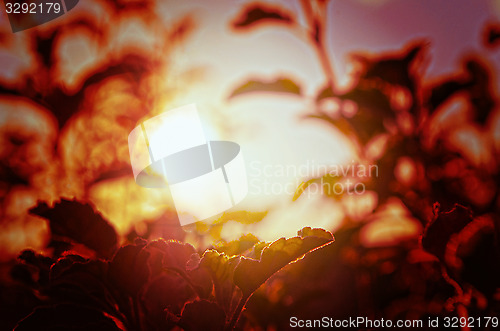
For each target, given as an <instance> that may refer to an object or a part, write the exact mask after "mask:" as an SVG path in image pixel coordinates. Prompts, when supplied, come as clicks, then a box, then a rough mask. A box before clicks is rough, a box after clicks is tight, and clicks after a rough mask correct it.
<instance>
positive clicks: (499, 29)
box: [483, 23, 500, 48]
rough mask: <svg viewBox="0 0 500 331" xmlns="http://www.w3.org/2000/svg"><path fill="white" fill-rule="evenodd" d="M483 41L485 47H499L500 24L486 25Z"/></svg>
mask: <svg viewBox="0 0 500 331" xmlns="http://www.w3.org/2000/svg"><path fill="white" fill-rule="evenodd" d="M483 41H484V44H485V46H486V47H490V48H496V47H498V46H499V45H500V24H498V23H493V24H489V25H487V26H486V28H485V31H484V39H483Z"/></svg>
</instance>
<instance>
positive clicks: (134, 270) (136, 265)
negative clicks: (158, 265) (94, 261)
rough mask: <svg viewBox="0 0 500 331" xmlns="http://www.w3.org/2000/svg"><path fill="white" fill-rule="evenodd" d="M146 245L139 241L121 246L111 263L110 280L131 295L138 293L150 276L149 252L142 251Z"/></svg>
mask: <svg viewBox="0 0 500 331" xmlns="http://www.w3.org/2000/svg"><path fill="white" fill-rule="evenodd" d="M145 245H146V244H145V243H144V242H139V243H137V244H135V245H126V246H124V247H121V248H120V249H119V250H118V251H117V252H116V254H115V256H114V257H113V259H112V260H111V262H110V263H109V273H108V277H109V281H110V282H112V283H113V284H114V285H115V286H116V287H117V288H118V289H119V290H120V291H121V292H123V293H127V294H128V295H131V296H135V295H137V293H138V292H139V290H140V289H141V288H142V287H143V286H144V285H145V284H146V283H147V281H148V279H149V276H150V270H149V268H148V267H147V264H146V263H147V259H148V258H149V254H147V253H145V252H142V249H143V248H144V246H145Z"/></svg>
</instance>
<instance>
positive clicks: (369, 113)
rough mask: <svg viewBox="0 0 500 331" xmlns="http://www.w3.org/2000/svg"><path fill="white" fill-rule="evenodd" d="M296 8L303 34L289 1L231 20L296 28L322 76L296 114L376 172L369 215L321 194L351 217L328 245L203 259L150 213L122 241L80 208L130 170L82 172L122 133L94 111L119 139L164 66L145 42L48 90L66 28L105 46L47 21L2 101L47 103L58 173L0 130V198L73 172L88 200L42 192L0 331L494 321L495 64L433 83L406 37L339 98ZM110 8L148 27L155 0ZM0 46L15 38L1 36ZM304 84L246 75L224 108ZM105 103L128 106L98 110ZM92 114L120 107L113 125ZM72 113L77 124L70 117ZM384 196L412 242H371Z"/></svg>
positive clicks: (221, 250)
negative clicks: (409, 223) (38, 226)
mask: <svg viewBox="0 0 500 331" xmlns="http://www.w3.org/2000/svg"><path fill="white" fill-rule="evenodd" d="M300 3H301V6H302V7H301V8H302V12H303V14H304V17H305V20H306V26H302V25H299V24H298V22H297V19H296V18H295V17H294V16H293V15H292V14H291V13H290V12H288V11H287V10H285V9H284V8H280V7H279V6H274V5H273V6H268V5H264V4H262V3H252V4H250V5H249V6H247V7H245V8H242V10H241V11H240V12H239V13H238V14H237V15H236V16H235V18H234V20H233V21H232V22H230V23H228V27H229V28H231V29H232V32H233V33H236V34H238V33H252V32H254V31H255V30H257V29H261V28H262V29H265V28H269V27H273V26H274V25H275V24H278V25H279V26H281V27H282V28H285V29H289V31H290V32H291V33H296V32H297V31H299V32H300V33H299V34H300V36H303V35H304V34H303V33H305V35H306V36H307V43H308V45H309V46H311V47H312V48H313V49H314V50H315V52H316V54H317V56H318V61H319V63H320V64H321V66H322V68H323V71H324V73H325V84H324V86H322V87H321V88H319V89H318V91H316V93H315V95H314V97H313V99H314V107H313V109H310V110H309V111H308V114H307V117H308V118H312V119H316V120H321V121H323V122H326V123H329V124H331V125H333V126H334V127H335V128H336V129H338V130H340V131H342V132H343V133H345V134H346V135H347V136H349V137H350V138H351V139H352V140H353V141H354V142H355V145H356V148H357V149H358V154H359V160H360V163H373V164H375V165H377V166H378V169H379V171H380V174H379V176H378V177H377V178H349V179H354V180H356V181H359V182H362V183H363V184H364V185H365V186H366V188H367V190H368V191H370V192H371V193H375V194H376V196H377V205H376V206H375V209H374V210H373V213H371V214H369V215H368V216H366V215H365V216H364V217H363V218H362V219H355V217H354V216H352V215H350V214H349V210H348V208H347V206H346V204H345V202H346V201H345V200H346V199H345V196H343V195H338V194H332V193H331V192H325V198H326V199H328V201H332V202H334V203H337V204H338V205H340V206H344V207H346V209H345V212H346V215H347V217H346V220H345V222H344V223H343V226H342V227H341V228H340V229H338V230H337V231H336V233H335V243H334V244H332V243H333V241H334V238H333V235H332V234H331V233H330V232H328V231H326V230H322V229H311V228H304V229H302V230H301V231H299V233H298V236H296V237H293V238H288V239H285V238H281V239H278V240H276V241H274V242H272V243H265V242H261V241H259V239H258V238H256V237H255V236H253V235H251V234H247V235H244V236H242V237H241V238H240V239H239V240H235V241H232V242H217V243H215V244H214V245H212V246H211V247H210V248H209V249H206V250H205V249H200V248H198V247H194V246H192V245H191V244H189V243H187V242H185V241H186V240H185V233H184V232H183V231H178V232H175V231H176V230H175V229H173V228H172V227H171V225H172V222H170V217H166V218H168V219H167V220H165V219H162V220H161V219H156V220H151V222H149V223H147V225H146V229H145V230H144V231H138V230H137V229H134V230H132V231H131V232H130V233H129V235H128V236H125V237H123V236H122V237H121V236H120V235H119V234H118V232H117V230H116V229H115V228H114V227H113V226H112V225H111V224H110V223H109V222H108V220H106V218H105V217H104V216H103V215H101V214H100V213H98V212H96V211H95V210H94V208H93V206H92V205H91V204H88V203H87V202H84V201H86V198H88V192H89V190H90V189H91V188H92V186H93V185H95V184H96V183H99V182H101V181H104V180H110V179H114V178H120V177H123V176H125V174H126V173H127V171H128V170H127V169H128V164H127V161H126V160H125V161H124V159H123V157H122V158H120V155H115V158H113V159H112V161H109V160H102V162H101V163H99V164H88V160H89V155H92V153H95V150H96V149H99V148H100V149H101V150H102V149H104V150H106V148H107V146H108V145H105V143H106V142H107V143H109V142H112V143H115V138H116V137H114V136H113V135H112V134H111V132H113V130H109V131H106V130H104V133H102V134H101V135H98V137H95V136H94V134H93V133H92V134H90V133H89V132H91V130H89V128H92V126H93V125H94V124H95V122H92V119H93V118H96V117H102V118H104V119H105V121H104V122H103V123H101V128H107V127H108V126H109V125H112V126H113V128H114V129H116V130H115V131H116V132H118V133H119V134H120V135H119V136H121V134H122V133H124V132H128V131H129V130H130V129H131V128H132V127H133V126H134V125H135V123H136V122H137V121H138V120H139V119H140V118H141V116H144V115H145V114H147V113H148V111H149V109H154V108H155V101H156V100H154V99H155V97H156V95H151V93H150V92H151V91H150V90H151V87H152V86H153V87H154V86H156V85H157V82H158V80H157V76H156V75H157V72H159V71H161V70H160V69H164V66H163V64H161V63H160V61H159V60H158V59H157V58H154V57H152V56H151V54H150V53H149V52H148V51H147V50H144V49H141V47H131V48H125V50H124V51H123V52H117V53H114V52H113V51H114V50H113V49H111V50H110V51H109V53H107V54H106V55H105V56H103V58H102V59H100V60H99V61H101V62H99V61H97V64H96V65H95V67H90V68H87V70H84V71H83V74H80V75H78V77H77V79H75V82H65V81H57V82H56V83H50V82H51V80H52V79H53V77H55V76H56V73H57V70H59V68H58V67H57V64H59V63H60V62H61V58H60V56H57V54H56V49H57V45H58V40H59V39H60V38H62V37H64V35H65V34H66V33H68V31H70V30H78V29H83V30H85V31H86V33H89V34H90V35H92V37H93V38H94V39H95V40H96V41H97V43H98V45H99V47H101V48H105V47H104V46H105V45H106V44H107V42H108V41H109V40H110V39H111V37H110V36H109V35H108V33H109V31H107V30H106V29H104V28H103V26H102V25H100V24H98V22H97V19H95V18H93V17H91V15H87V16H85V17H77V18H75V19H74V20H73V21H70V20H68V21H66V22H65V27H64V28H63V27H62V26H58V25H53V26H54V28H47V29H41V30H40V32H33V33H30V34H27V36H28V39H29V47H30V49H32V50H33V51H34V52H35V53H36V54H38V56H39V57H40V59H39V61H37V65H36V67H35V68H34V69H32V70H31V71H28V72H26V73H24V76H23V77H24V83H22V84H17V85H16V84H14V83H12V84H11V83H6V82H2V84H1V85H0V94H1V97H2V99H5V100H11V98H22V99H23V100H30V102H32V103H34V104H36V105H37V107H42V108H43V109H46V110H47V111H48V112H50V113H51V114H52V115H53V116H54V118H55V119H56V122H57V123H56V125H55V126H56V127H57V130H58V132H60V133H58V138H57V139H55V138H54V139H53V140H54V141H51V142H50V144H48V146H49V147H48V148H47V150H50V151H52V152H51V153H49V154H50V155H52V156H53V159H52V160H51V161H52V162H53V164H56V167H55V169H52V173H51V174H47V173H45V172H42V171H39V169H40V168H41V167H42V165H40V164H36V166H33V165H32V164H29V165H30V166H29V167H28V166H24V165H25V163H26V162H24V161H23V160H24V158H25V157H26V155H24V154H23V153H25V152H26V151H25V150H24V149H23V148H25V147H26V146H29V144H30V141H31V140H32V139H33V137H32V136H30V135H28V134H23V132H16V130H15V129H11V130H10V131H8V132H7V133H5V135H6V136H7V138H8V139H6V141H7V142H8V143H9V146H10V147H9V149H8V151H9V153H10V154H9V153H7V154H6V155H2V162H1V164H0V171H1V172H0V175H1V180H2V185H3V187H4V189H5V191H6V192H7V193H6V194H5V195H4V196H2V198H3V200H2V203H3V204H4V205H6V204H7V202H8V199H7V197H9V192H10V191H11V190H14V189H16V188H18V187H34V188H36V189H39V190H40V191H43V190H44V189H43V187H45V186H44V184H45V182H44V181H43V180H42V179H43V178H45V177H46V176H48V175H51V176H52V177H50V178H56V179H60V178H59V177H58V176H61V177H64V178H65V179H66V180H71V179H73V178H76V177H78V178H80V179H81V182H82V184H81V185H82V192H83V193H82V194H80V196H81V198H79V199H72V200H68V199H65V198H63V197H64V196H67V195H70V196H72V194H70V193H74V192H70V193H68V192H67V191H64V186H65V185H64V183H65V182H64V181H63V180H62V179H60V180H59V181H57V185H54V186H55V187H56V188H55V189H54V191H55V193H53V194H56V195H58V196H61V198H60V199H58V200H57V202H55V203H49V201H47V202H39V203H38V205H37V206H36V207H35V208H33V209H31V214H32V215H36V216H39V217H42V218H44V219H45V220H46V222H47V228H48V229H49V230H50V239H49V241H48V243H47V245H46V247H45V250H44V252H45V254H40V253H39V252H35V251H33V250H30V249H27V250H24V251H22V252H21V254H20V255H19V257H18V259H17V260H16V261H13V262H11V263H8V264H5V265H2V271H4V274H8V277H3V278H2V282H1V283H0V298H1V300H0V302H1V307H0V308H1V309H0V326H1V328H6V329H11V328H12V327H14V326H16V325H17V326H16V330H31V329H41V328H43V329H47V330H56V329H61V328H62V329H65V330H73V329H75V330H84V329H106V330H114V329H117V330H120V329H121V330H168V329H175V328H182V329H185V330H199V329H208V330H221V329H233V328H236V329H257V330H264V329H278V330H281V329H286V328H288V327H289V318H290V317H291V316H296V317H298V318H303V319H313V318H321V317H323V316H328V317H331V318H335V319H345V318H349V317H356V316H367V317H369V318H384V319H392V320H395V319H422V320H427V318H428V317H436V316H439V317H443V316H459V317H467V316H471V317H481V316H498V314H499V312H500V300H499V295H498V293H499V290H500V283H499V280H500V267H499V266H500V263H499V262H500V243H499V241H498V238H499V236H500V219H499V217H498V216H499V201H500V195H499V190H498V183H499V167H498V164H499V162H500V159H499V157H498V156H499V155H500V153H499V150H498V144H496V143H495V142H494V136H495V134H497V132H496V130H497V129H496V126H495V125H498V124H496V123H497V122H498V120H497V119H496V118H497V117H498V96H497V90H498V88H497V86H496V85H495V79H494V77H493V71H492V69H491V68H490V64H488V63H487V62H486V60H485V59H483V58H482V57H481V56H480V55H479V54H474V55H469V56H465V57H464V58H463V61H462V68H460V70H458V71H457V73H456V74H454V75H449V76H446V77H441V79H439V80H437V81H434V82H429V81H426V79H425V76H424V74H423V63H424V62H425V61H424V60H425V58H426V56H427V53H428V49H429V48H430V47H432V45H430V44H429V43H428V42H426V41H423V40H417V41H413V42H409V43H408V45H407V46H406V47H405V48H404V49H402V50H399V51H397V52H394V53H388V54H379V55H377V56H375V55H367V54H357V55H353V57H352V61H353V62H355V63H356V64H357V65H358V67H359V69H360V70H359V72H358V74H357V76H356V77H355V78H354V80H353V83H352V86H351V87H350V88H349V89H348V90H344V91H341V90H339V89H338V88H337V87H336V86H335V83H334V82H335V77H334V73H333V70H332V65H331V63H330V56H329V55H328V53H327V50H326V47H325V38H326V33H327V29H326V26H327V22H326V14H325V13H326V12H327V5H328V1H320V0H318V1H314V2H313V1H308V0H303V1H300ZM102 5H104V4H102ZM106 6H108V7H109V8H108V9H109V12H110V13H112V16H113V18H114V19H117V20H118V17H119V15H124V13H132V12H135V13H136V12H140V13H142V14H143V15H144V17H146V18H147V19H146V21H147V22H156V20H158V17H156V15H155V14H154V8H155V7H154V5H153V2H151V1H146V2H144V1H140V2H139V1H112V2H109V3H107V4H106ZM262 23H265V24H262ZM194 28H195V25H194V21H193V19H192V18H191V17H189V16H188V17H183V18H181V19H180V20H179V21H178V22H177V23H176V24H175V25H174V26H173V27H169V28H165V27H163V26H162V27H161V29H160V30H161V31H160V33H161V34H162V35H165V36H166V37H165V41H164V43H163V44H161V46H160V48H159V49H158V51H159V52H160V53H163V52H165V53H167V51H166V50H167V49H168V50H170V48H171V47H174V46H175V45H176V44H177V43H181V42H182V41H183V40H184V39H185V38H187V37H188V36H189V33H190V31H192V30H193V29H194ZM498 31H499V29H498V24H495V23H492V24H488V25H487V27H486V29H485V34H484V36H483V42H484V45H485V46H486V47H488V49H490V50H491V51H495V50H497V46H498V40H499V37H498V35H499V33H498ZM0 38H1V39H2V41H4V40H5V41H6V43H9V42H12V40H10V39H9V36H8V35H2V36H0ZM9 40H10V41H9ZM303 86H304V84H303V83H301V82H298V81H296V80H295V79H292V78H291V77H288V76H287V75H283V74H281V75H280V76H279V77H275V78H272V79H268V80H262V79H260V78H256V77H250V78H248V79H247V80H245V81H243V82H242V83H241V84H240V85H239V86H236V87H235V88H234V89H233V91H232V93H231V94H230V96H229V101H231V100H234V99H236V98H239V97H240V96H241V95H244V94H246V95H248V94H250V93H260V92H265V93H288V94H292V95H296V96H297V97H303V93H304V92H303V91H304V90H305V89H304V88H303ZM117 94H119V95H120V96H122V97H123V100H124V101H123V102H118V104H115V103H113V102H115V101H116V100H114V99H113V98H110V99H107V98H108V97H109V96H110V95H112V96H116V95H117ZM103 99H104V100H105V101H106V102H109V103H110V104H109V103H106V102H104V101H103ZM110 100H111V101H110ZM455 103H458V104H460V105H462V106H463V107H464V108H466V110H467V114H466V116H465V119H462V120H460V119H459V117H460V116H458V115H457V114H452V115H451V116H450V115H449V114H448V115H447V112H448V111H449V108H450V105H453V104H455ZM332 104H333V105H335V106H336V107H333V108H334V109H335V110H334V111H332V109H331V107H330V106H331V105H332ZM100 107H102V108H103V109H107V110H109V109H115V108H117V109H119V110H120V111H121V112H116V113H112V114H107V113H105V112H102V111H101V110H102V109H101V108H100ZM82 114H83V115H82ZM97 115H98V116H97ZM78 116H80V117H78ZM77 117H78V118H77ZM81 118H85V119H87V120H88V122H79V120H80V119H81ZM443 118H445V120H446V121H449V122H451V123H452V124H451V125H450V124H447V123H446V121H443ZM82 123H83V124H82ZM110 123H111V124H110ZM72 130H77V131H78V130H79V131H78V133H79V134H80V136H76V137H71V136H69V138H71V139H69V138H67V137H68V135H69V133H68V132H71V131H72ZM61 137H63V138H64V137H66V138H65V139H66V140H65V139H63V138H61ZM79 142H81V143H82V144H83V145H84V146H85V149H84V150H83V151H82V150H78V151H79V152H81V155H79V159H77V161H74V160H73V163H71V162H70V161H68V157H67V155H65V154H64V153H65V151H64V150H63V148H62V146H63V145H64V144H66V148H67V150H71V151H72V149H73V147H75V148H76V147H77V146H75V145H78V143H79ZM68 145H69V147H68ZM23 151H24V152H23ZM26 153H27V152H26ZM125 154H126V153H125ZM18 165H21V166H18ZM124 169H125V170H124ZM54 174H55V175H54ZM41 178H42V179H41ZM346 179H347V178H342V177H340V176H338V175H331V174H326V175H325V176H323V177H322V178H311V179H308V180H306V181H305V182H304V183H302V184H301V185H300V186H299V188H298V189H297V192H296V194H295V196H294V197H293V200H297V199H300V198H301V196H302V194H303V192H305V191H306V190H307V189H308V187H309V186H310V185H312V184H313V183H321V184H325V183H326V184H329V185H334V184H335V183H339V182H341V181H343V180H346ZM59 186H61V187H59ZM44 194H46V195H47V196H48V195H49V193H48V192H45V191H44ZM73 195H75V194H73ZM346 195H347V194H346ZM302 198H303V197H302ZM47 200H50V199H47ZM394 201H401V203H402V204H403V205H404V207H405V209H406V210H407V211H408V213H409V215H410V218H411V219H413V220H416V222H419V224H420V225H421V228H422V229H423V230H422V231H421V232H422V233H421V236H420V240H419V238H418V236H416V235H415V234H414V235H412V236H411V237H409V238H404V239H400V240H398V241H396V242H394V243H391V244H381V245H373V246H370V245H368V244H366V243H365V242H364V238H365V237H366V233H367V232H368V230H367V229H368V228H370V227H373V226H377V224H379V223H380V222H383V221H384V218H386V216H385V215H384V214H383V211H384V208H386V207H387V206H390V205H391V203H393V202H394ZM265 216H266V213H249V212H244V211H241V212H233V213H227V214H224V215H222V216H221V218H220V219H219V220H217V221H216V222H215V223H214V224H213V225H211V226H207V225H203V224H197V225H196V226H197V228H196V229H195V231H194V233H195V234H194V235H199V236H212V237H213V238H218V237H220V235H219V234H220V231H221V229H222V227H223V226H224V224H225V223H226V222H228V221H231V220H236V221H238V222H240V223H242V224H253V223H256V222H259V221H260V220H262V218H264V217H265ZM175 221H176V220H175V219H173V222H175ZM165 227H167V228H168V230H164V228H165ZM158 228H161V231H160V230H158ZM136 230H137V231H136ZM177 230H178V229H177ZM157 233H160V235H159V236H156V235H155V234H157ZM155 236H156V237H155ZM157 237H164V238H169V239H171V240H166V239H157Z"/></svg>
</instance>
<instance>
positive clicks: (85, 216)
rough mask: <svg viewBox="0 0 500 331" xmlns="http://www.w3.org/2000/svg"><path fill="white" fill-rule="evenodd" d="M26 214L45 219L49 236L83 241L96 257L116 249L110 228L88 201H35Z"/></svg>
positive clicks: (115, 239)
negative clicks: (86, 202) (49, 203)
mask: <svg viewBox="0 0 500 331" xmlns="http://www.w3.org/2000/svg"><path fill="white" fill-rule="evenodd" d="M30 213H31V214H33V215H38V216H41V217H43V218H45V219H47V220H48V221H49V226H50V231H51V233H52V236H57V237H63V238H67V239H69V240H71V241H74V242H77V243H80V244H83V245H85V246H87V247H89V248H90V249H93V250H94V251H95V252H96V253H97V254H98V255H99V256H102V257H110V256H111V255H112V254H113V253H114V251H115V249H116V244H117V236H116V232H115V230H114V228H113V227H112V226H111V225H110V224H109V223H108V222H107V221H106V220H105V219H104V218H103V217H102V215H101V214H100V213H98V212H96V211H95V210H94V209H93V208H92V206H90V205H89V204H84V203H81V202H79V201H76V200H66V199H61V201H60V202H57V203H56V204H55V205H54V207H49V206H48V205H47V204H46V203H44V202H42V203H39V204H38V205H37V206H36V207H34V208H32V209H30Z"/></svg>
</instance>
